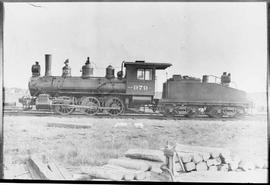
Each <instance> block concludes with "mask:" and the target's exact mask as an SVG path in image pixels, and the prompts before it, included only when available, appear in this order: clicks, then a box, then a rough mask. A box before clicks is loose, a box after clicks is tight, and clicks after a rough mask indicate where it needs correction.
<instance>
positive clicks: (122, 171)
mask: <svg viewBox="0 0 270 185" xmlns="http://www.w3.org/2000/svg"><path fill="white" fill-rule="evenodd" d="M164 161H165V157H164V155H163V151H161V150H149V149H130V150H128V151H127V152H126V153H125V157H124V158H118V159H110V160H109V161H108V163H107V164H106V165H103V166H96V167H84V168H82V169H81V171H82V173H84V174H87V175H88V176H89V177H90V179H107V180H115V181H120V180H125V181H133V180H139V181H140V180H146V179H147V178H149V173H148V172H154V173H156V174H157V173H161V172H162V171H161V169H160V166H161V165H162V164H163V163H164Z"/></svg>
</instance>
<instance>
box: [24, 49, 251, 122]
mask: <svg viewBox="0 0 270 185" xmlns="http://www.w3.org/2000/svg"><path fill="white" fill-rule="evenodd" d="M65 64H66V66H65V67H63V74H62V76H52V75H51V55H48V54H47V55H45V76H40V67H39V65H38V64H36V67H35V66H33V67H32V77H31V78H30V81H29V84H28V86H29V91H30V94H31V100H32V101H31V102H32V104H33V105H36V109H54V110H55V111H56V112H57V113H59V114H61V115H68V114H71V113H72V112H74V111H75V110H79V111H81V112H82V113H84V114H86V115H95V114H97V113H99V112H106V113H108V114H110V115H112V116H116V115H119V114H121V113H123V112H124V111H125V110H129V109H138V108H139V107H145V106H147V107H149V108H151V109H152V110H153V111H156V110H158V111H159V112H161V113H163V114H165V115H185V116H188V117H195V116H197V115H198V114H207V115H209V116H210V117H222V116H229V117H235V116H238V115H242V114H244V113H245V109H247V108H248V107H249V106H250V102H249V101H248V100H247V98H246V93H245V92H244V91H241V90H238V89H234V88H231V87H229V86H228V84H229V83H230V79H229V81H228V78H227V81H226V79H225V80H223V82H224V83H223V84H217V83H209V82H208V76H206V75H204V77H203V81H202V82H201V80H200V79H196V78H190V77H187V76H184V77H181V76H180V75H173V78H171V79H168V80H167V81H166V82H165V83H164V84H163V92H162V98H161V99H154V95H155V74H156V70H165V69H166V68H168V67H170V66H171V64H170V63H147V62H144V61H135V62H125V61H123V62H122V65H121V71H119V72H118V73H117V76H116V77H115V74H114V68H113V67H112V66H108V67H107V68H106V75H105V77H94V76H92V74H93V68H91V65H90V62H89V58H88V59H87V61H86V63H85V65H84V66H83V67H82V75H81V76H75V77H73V76H71V74H70V68H69V66H68V61H66V62H65ZM225 82H226V83H225Z"/></svg>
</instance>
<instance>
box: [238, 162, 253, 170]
mask: <svg viewBox="0 0 270 185" xmlns="http://www.w3.org/2000/svg"><path fill="white" fill-rule="evenodd" d="M238 168H240V169H242V170H244V171H248V170H254V169H255V165H254V163H253V162H252V161H250V160H241V161H240V162H239V164H238Z"/></svg>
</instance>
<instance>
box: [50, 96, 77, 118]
mask: <svg viewBox="0 0 270 185" xmlns="http://www.w3.org/2000/svg"><path fill="white" fill-rule="evenodd" d="M55 104H58V105H55V107H54V110H55V112H57V113H58V114H61V115H64V116H66V115H69V114H71V113H72V112H74V111H75V108H74V107H70V106H67V105H74V102H73V100H72V98H70V97H68V96H62V97H59V98H57V101H56V102H55ZM59 104H62V105H59Z"/></svg>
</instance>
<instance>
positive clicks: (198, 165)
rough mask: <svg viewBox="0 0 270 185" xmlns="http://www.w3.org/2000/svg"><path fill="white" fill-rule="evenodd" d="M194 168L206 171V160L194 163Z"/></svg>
mask: <svg viewBox="0 0 270 185" xmlns="http://www.w3.org/2000/svg"><path fill="white" fill-rule="evenodd" d="M196 170H197V171H207V170H208V167H207V164H206V162H199V163H198V164H196Z"/></svg>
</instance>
